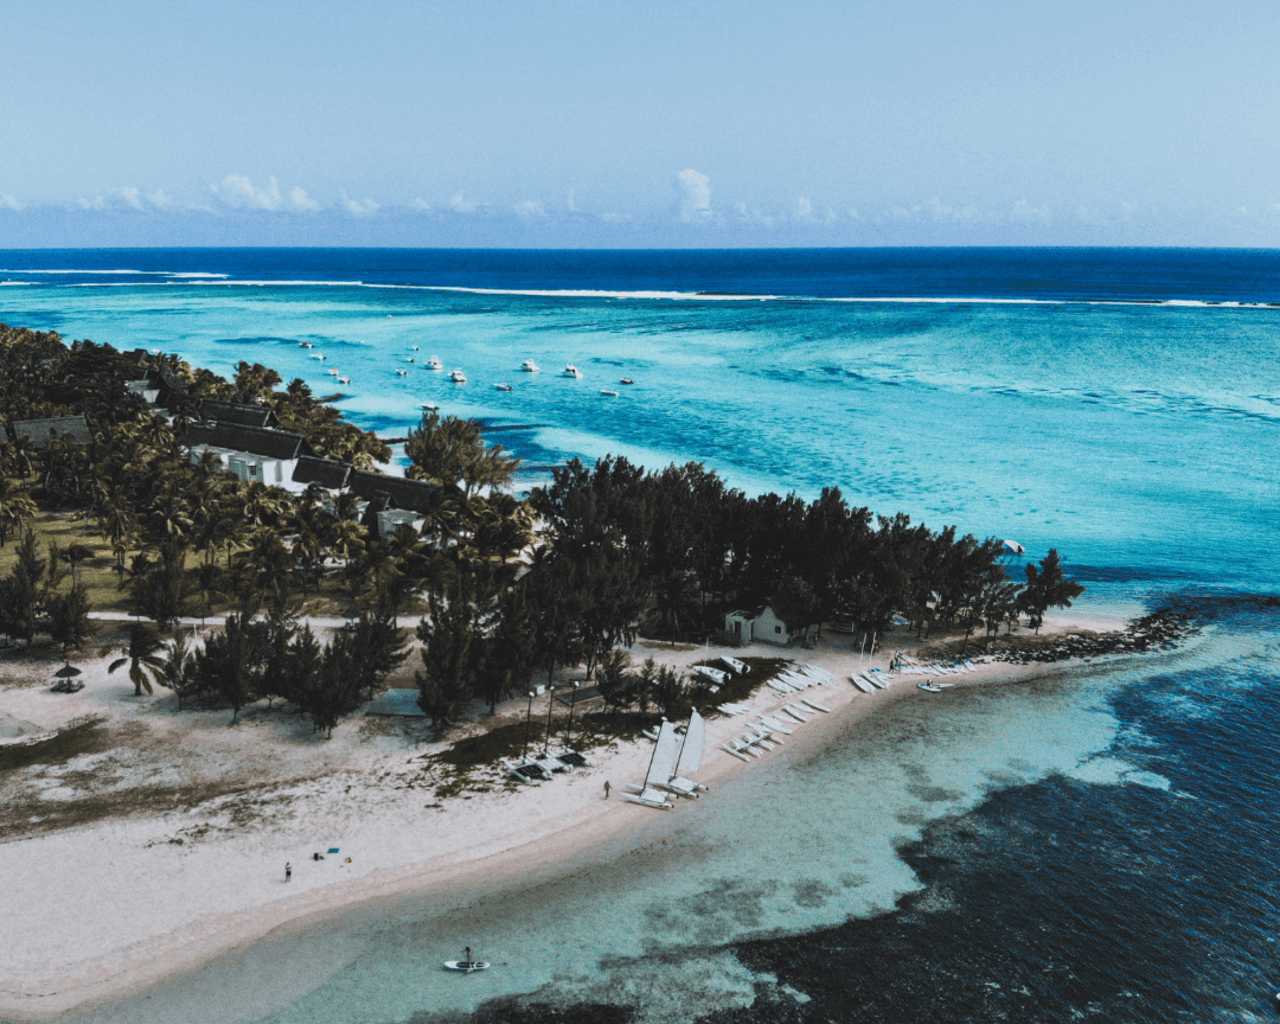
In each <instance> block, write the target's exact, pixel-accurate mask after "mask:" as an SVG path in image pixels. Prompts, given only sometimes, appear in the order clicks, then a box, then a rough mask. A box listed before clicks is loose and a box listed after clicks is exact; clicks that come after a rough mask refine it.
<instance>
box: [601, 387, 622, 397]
mask: <svg viewBox="0 0 1280 1024" xmlns="http://www.w3.org/2000/svg"><path fill="white" fill-rule="evenodd" d="M600 394H602V395H608V396H609V397H610V398H617V397H618V392H616V391H610V390H609V389H608V388H601V389H600Z"/></svg>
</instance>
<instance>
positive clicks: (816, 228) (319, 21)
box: [0, 0, 1280, 248]
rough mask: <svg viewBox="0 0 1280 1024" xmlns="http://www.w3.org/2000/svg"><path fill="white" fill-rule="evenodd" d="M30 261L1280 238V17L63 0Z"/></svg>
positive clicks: (16, 169) (1195, 8)
mask: <svg viewBox="0 0 1280 1024" xmlns="http://www.w3.org/2000/svg"><path fill="white" fill-rule="evenodd" d="M0 38H2V39H3V46H2V50H0V52H3V54H4V65H5V71H4V74H3V76H0V247H3V248H22V247H43V246H55V247H61V246H72V247H79V246H97V245H103V246H107V245H121V246H126V245H409V246H435V245H444V246H510V247H529V246H532V247H559V246H574V247H610V248H613V247H686V246H698V247H715V248H719V247H736V246H797V245H821V246H858V245H952V244H960V245H1198V246H1269V247H1271V246H1276V245H1278V244H1280V58H1278V57H1277V54H1280V3H1277V2H1276V0H1267V2H1259V3H1254V2H1232V0H1222V2H1218V3H1208V2H1197V3H1185V2H1177V0H1170V2H1163V3H1147V2H1143V0H1125V2H1121V3H1117V2H1116V0H1107V2H1095V0H1072V2H1070V3H1054V2H1047V3H1046V2H1041V3H1036V4H1027V3H1025V2H1018V3H1013V2H1009V3H1000V2H976V0H954V2H941V0H939V2H911V0H894V2H884V3H880V2H875V3H869V2H858V0H841V2H826V0H822V2H806V0H789V2H787V3H785V4H784V3H777V2H776V0H771V2H767V3H765V2H756V0H734V2H732V3H730V2H727V0H706V2H699V0H681V2H665V0H646V2H643V3H641V2H636V3H621V2H616V0H615V2H603V3H602V2H600V0H591V2H580V0H562V2H550V0H536V2H519V0H505V2H487V0H468V2H467V3H458V2H451V3H435V2H423V0H382V2H379V0H366V2H364V3H362V4H350V3H342V4H338V3H330V2H326V0H307V2H306V3H294V2H289V0H283V2H271V0H254V2H252V3H241V2H224V0H209V2H207V3H205V4H201V5H196V4H173V3H171V2H166V3H163V4H162V3H158V2H137V0H119V2H116V3H112V4H91V3H88V2H87V0H81V2H68V0H42V2H40V3H28V4H11V5H7V6H6V9H5V12H4V13H3V14H2V15H0Z"/></svg>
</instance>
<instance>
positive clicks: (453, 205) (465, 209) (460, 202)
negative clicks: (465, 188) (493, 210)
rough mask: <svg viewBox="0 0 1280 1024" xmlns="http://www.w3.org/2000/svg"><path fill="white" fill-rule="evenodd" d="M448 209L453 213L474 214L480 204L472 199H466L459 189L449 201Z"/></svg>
mask: <svg viewBox="0 0 1280 1024" xmlns="http://www.w3.org/2000/svg"><path fill="white" fill-rule="evenodd" d="M449 209H451V210H452V211H453V212H454V213H475V212H476V211H477V210H478V209H480V204H479V203H478V202H476V201H475V200H474V199H468V198H467V197H466V196H464V195H463V194H462V190H461V189H459V190H458V191H457V193H455V195H454V197H453V198H452V199H450V200H449Z"/></svg>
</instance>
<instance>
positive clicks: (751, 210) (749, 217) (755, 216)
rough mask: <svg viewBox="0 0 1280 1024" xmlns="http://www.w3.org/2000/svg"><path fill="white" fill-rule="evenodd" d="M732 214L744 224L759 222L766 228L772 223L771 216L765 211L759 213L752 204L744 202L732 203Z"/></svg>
mask: <svg viewBox="0 0 1280 1024" xmlns="http://www.w3.org/2000/svg"><path fill="white" fill-rule="evenodd" d="M733 215H734V216H735V217H737V218H738V220H739V221H741V222H742V223H744V224H759V225H761V226H762V227H766V228H771V227H773V224H774V218H773V217H770V216H769V215H768V214H767V213H761V212H760V211H759V210H757V209H756V208H755V207H754V206H752V207H748V206H747V204H746V203H734V204H733Z"/></svg>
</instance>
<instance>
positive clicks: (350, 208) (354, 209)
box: [340, 192, 381, 217]
mask: <svg viewBox="0 0 1280 1024" xmlns="http://www.w3.org/2000/svg"><path fill="white" fill-rule="evenodd" d="M340 202H341V205H342V208H343V209H344V210H346V211H347V213H349V214H350V215H351V216H352V217H371V216H373V214H375V213H377V212H378V210H379V209H381V207H379V206H378V204H377V203H375V202H374V201H373V200H372V199H352V198H350V197H349V196H348V195H347V194H346V193H345V192H344V193H343V194H342V199H341V200H340Z"/></svg>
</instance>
